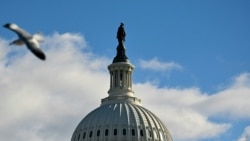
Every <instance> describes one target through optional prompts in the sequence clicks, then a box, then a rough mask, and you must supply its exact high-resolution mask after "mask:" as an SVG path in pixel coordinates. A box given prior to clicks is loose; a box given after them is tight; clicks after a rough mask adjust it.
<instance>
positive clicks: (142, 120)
mask: <svg viewBox="0 0 250 141" xmlns="http://www.w3.org/2000/svg"><path fill="white" fill-rule="evenodd" d="M125 35H126V33H125V30H124V28H123V24H121V26H120V27H119V28H118V32H117V38H118V43H119V44H118V46H117V48H116V49H117V54H116V57H115V58H114V59H113V62H112V64H110V65H109V66H108V70H109V74H110V89H109V91H108V96H107V97H106V98H103V99H102V100H101V105H100V106H99V107H98V108H96V109H95V110H93V111H92V112H90V113H89V114H88V115H87V116H86V117H84V118H83V119H82V121H81V122H80V123H79V124H78V126H77V127H76V129H75V131H74V133H73V135H72V138H71V141H172V138H171V135H170V133H169V131H168V129H167V128H166V126H165V125H164V124H163V122H162V121H161V120H160V119H159V118H158V117H157V116H156V115H154V114H153V113H152V112H151V111H149V110H147V109H146V108H144V107H142V105H141V100H140V99H138V98H137V97H135V96H134V91H133V90H132V72H133V70H134V66H133V65H132V64H131V63H130V62H129V59H128V57H127V56H126V48H125V45H124V41H125Z"/></svg>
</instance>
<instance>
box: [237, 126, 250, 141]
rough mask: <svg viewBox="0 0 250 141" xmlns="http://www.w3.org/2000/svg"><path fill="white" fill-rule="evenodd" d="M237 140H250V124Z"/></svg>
mask: <svg viewBox="0 0 250 141" xmlns="http://www.w3.org/2000/svg"><path fill="white" fill-rule="evenodd" d="M237 141H250V126H247V127H246V128H245V130H244V132H243V133H242V135H241V137H240V138H239V139H238V140H237Z"/></svg>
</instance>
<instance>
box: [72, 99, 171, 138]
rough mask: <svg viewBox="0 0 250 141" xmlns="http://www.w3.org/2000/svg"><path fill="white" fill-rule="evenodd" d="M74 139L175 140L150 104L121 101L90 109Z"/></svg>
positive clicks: (76, 130) (78, 127) (75, 132)
mask: <svg viewBox="0 0 250 141" xmlns="http://www.w3.org/2000/svg"><path fill="white" fill-rule="evenodd" d="M71 141H172V138H171V136H170V133H169V131H168V129H167V128H166V127H165V126H164V124H163V123H162V122H161V120H160V119H159V118H158V117H157V116H155V115H154V114H153V113H152V112H150V111H149V110H147V109H146V108H144V107H142V106H140V105H137V104H134V103H131V102H122V103H121V102H117V103H111V104H105V105H102V106H100V107H98V108H96V109H95V110H93V111H92V112H90V113H89V114H88V115H87V116H86V117H85V118H84V119H83V120H82V121H81V122H80V123H79V125H78V126H77V128H76V129H75V131H74V134H73V136H72V140H71Z"/></svg>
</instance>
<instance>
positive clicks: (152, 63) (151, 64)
mask: <svg viewBox="0 0 250 141" xmlns="http://www.w3.org/2000/svg"><path fill="white" fill-rule="evenodd" d="M139 66H140V67H141V68H143V69H149V70H153V71H170V70H173V69H177V70H180V69H182V66H181V65H179V64H177V63H175V62H160V61H159V60H158V59H157V58H153V59H151V60H149V61H146V60H142V59H140V60H139Z"/></svg>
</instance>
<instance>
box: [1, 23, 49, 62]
mask: <svg viewBox="0 0 250 141" xmlns="http://www.w3.org/2000/svg"><path fill="white" fill-rule="evenodd" d="M4 27H6V28H8V29H10V30H12V31H14V32H15V33H16V34H17V35H18V37H19V39H17V40H14V41H13V42H11V43H10V45H13V44H14V45H24V44H26V46H27V48H28V49H29V50H30V51H31V52H32V53H33V54H35V55H36V56H37V57H38V58H40V59H41V60H45V59H46V56H45V54H44V52H43V51H42V50H41V49H40V48H39V42H43V41H44V40H43V36H42V35H41V34H40V33H36V34H34V35H33V36H32V35H31V34H30V33H28V32H27V31H25V30H24V29H22V28H20V27H18V26H17V25H16V24H14V23H7V24H5V25H4Z"/></svg>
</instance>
